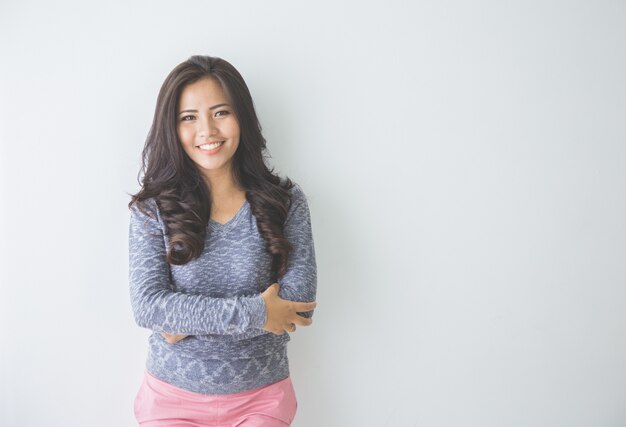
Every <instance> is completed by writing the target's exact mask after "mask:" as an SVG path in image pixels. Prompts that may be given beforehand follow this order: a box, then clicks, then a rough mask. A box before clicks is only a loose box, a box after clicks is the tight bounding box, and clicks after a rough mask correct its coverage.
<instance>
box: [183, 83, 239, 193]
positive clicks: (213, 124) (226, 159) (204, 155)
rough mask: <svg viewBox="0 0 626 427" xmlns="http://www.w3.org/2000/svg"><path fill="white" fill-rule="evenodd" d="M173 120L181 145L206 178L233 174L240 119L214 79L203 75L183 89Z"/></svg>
mask: <svg viewBox="0 0 626 427" xmlns="http://www.w3.org/2000/svg"><path fill="white" fill-rule="evenodd" d="M176 120H177V125H176V129H177V132H178V138H179V139H180V142H181V144H182V146H183V149H184V150H185V152H186V153H187V155H188V156H189V158H191V160H193V162H194V163H195V164H196V165H197V166H198V168H199V170H200V172H202V174H203V175H204V176H205V178H206V179H209V181H211V179H212V178H216V179H218V178H219V177H222V178H223V177H224V176H228V177H230V176H232V175H231V167H232V160H233V156H234V154H235V151H237V147H238V146H239V134H240V131H239V122H238V121H237V117H235V113H234V110H233V108H232V106H231V105H229V102H228V100H227V99H226V96H225V95H224V91H223V90H222V87H221V86H220V84H219V83H218V81H217V80H216V79H214V78H202V79H200V80H198V81H197V82H194V83H192V84H189V85H187V86H186V87H185V88H184V89H183V91H182V93H181V95H180V99H179V103H178V111H177V116H176Z"/></svg>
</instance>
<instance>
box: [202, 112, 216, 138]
mask: <svg viewBox="0 0 626 427" xmlns="http://www.w3.org/2000/svg"><path fill="white" fill-rule="evenodd" d="M199 124H200V129H199V130H198V136H200V137H201V138H206V137H208V136H210V135H214V134H215V133H216V132H217V126H215V123H214V122H213V121H212V120H211V118H210V117H204V118H202V119H200V120H199Z"/></svg>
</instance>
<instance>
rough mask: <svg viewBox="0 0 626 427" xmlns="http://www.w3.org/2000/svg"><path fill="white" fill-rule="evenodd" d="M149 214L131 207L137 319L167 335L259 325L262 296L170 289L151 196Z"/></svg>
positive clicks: (132, 276)
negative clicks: (212, 294)
mask: <svg viewBox="0 0 626 427" xmlns="http://www.w3.org/2000/svg"><path fill="white" fill-rule="evenodd" d="M148 207H149V210H150V215H152V217H150V216H149V215H146V214H144V213H143V212H141V211H140V210H139V208H138V207H137V206H136V205H132V207H131V215H130V225H129V284H130V300H131V305H132V310H133V315H134V317H135V321H136V323H137V324H138V325H139V326H141V327H143V328H147V329H151V330H154V331H156V332H166V333H168V334H180V335H183V334H184V335H199V334H239V333H244V332H246V331H247V332H250V330H254V329H259V328H263V325H264V324H265V303H264V301H263V297H262V296H261V294H255V295H252V296H237V297H232V298H212V297H209V296H206V295H198V294H187V293H184V292H177V291H174V290H172V284H171V281H170V270H169V264H168V263H167V261H166V258H165V256H166V247H165V240H164V233H163V227H162V223H161V221H160V220H159V219H160V218H159V216H158V210H157V208H156V203H155V202H154V200H153V199H152V200H150V201H149V203H148Z"/></svg>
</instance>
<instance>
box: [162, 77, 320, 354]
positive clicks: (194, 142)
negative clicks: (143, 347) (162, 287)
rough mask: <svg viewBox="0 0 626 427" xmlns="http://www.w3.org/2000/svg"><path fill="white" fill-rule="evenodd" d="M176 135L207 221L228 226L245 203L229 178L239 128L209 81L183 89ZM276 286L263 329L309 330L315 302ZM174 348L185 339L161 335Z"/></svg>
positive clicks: (276, 331) (268, 300)
mask: <svg viewBox="0 0 626 427" xmlns="http://www.w3.org/2000/svg"><path fill="white" fill-rule="evenodd" d="M178 104H179V108H178V115H177V126H176V130H177V133H178V138H179V140H180V143H181V145H182V146H183V150H184V151H185V153H187V155H188V156H189V158H191V160H192V161H193V162H194V163H195V164H196V165H197V167H198V169H199V170H200V172H201V173H202V176H203V178H204V179H205V180H206V182H207V184H208V185H209V188H210V189H211V197H212V200H211V202H212V203H211V218H212V219H213V220H215V221H217V222H219V223H222V224H223V223H226V222H228V220H229V219H230V218H232V217H233V216H234V215H235V214H236V213H237V212H238V211H239V209H240V208H241V206H242V205H243V203H244V202H245V191H244V190H243V189H241V188H239V187H238V186H237V184H236V183H235V181H234V179H233V176H232V161H233V156H234V154H235V152H236V151H237V147H238V146H239V138H240V135H241V133H240V128H239V122H238V120H237V117H236V116H235V113H234V110H233V109H232V107H231V106H230V103H229V100H228V99H227V98H226V96H225V94H224V91H223V90H222V87H221V85H220V84H219V82H218V81H217V80H216V79H214V78H211V77H207V78H203V79H200V80H198V81H197V82H194V83H192V84H189V85H187V86H186V87H185V88H184V89H183V91H182V93H181V95H180V99H179V103H178ZM213 141H224V144H223V145H222V147H221V149H220V150H219V151H218V152H217V153H215V154H213V155H207V154H206V152H203V151H202V150H201V149H200V148H199V146H200V145H202V144H206V143H207V142H213ZM279 288H280V285H279V284H278V283H273V284H272V285H271V286H270V287H268V288H267V289H266V290H265V291H264V292H263V293H262V294H261V295H262V297H263V300H264V302H265V307H266V317H267V320H266V322H265V325H264V326H263V329H264V330H265V331H268V332H271V333H273V334H276V335H282V334H284V333H285V332H294V331H295V330H296V325H301V326H308V325H310V324H311V323H312V319H310V318H306V317H302V316H300V315H298V314H297V313H298V312H306V311H311V310H313V309H314V308H315V306H316V305H317V303H316V302H296V301H289V300H285V299H282V298H280V297H279V296H278V290H279ZM161 335H163V337H165V339H166V341H167V342H168V343H170V344H175V343H177V342H178V341H180V340H182V339H184V338H185V337H187V336H188V335H181V334H168V333H166V332H163V333H161Z"/></svg>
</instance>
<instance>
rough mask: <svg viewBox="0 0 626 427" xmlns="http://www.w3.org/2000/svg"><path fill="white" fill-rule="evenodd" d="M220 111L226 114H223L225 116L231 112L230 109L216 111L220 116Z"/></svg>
mask: <svg viewBox="0 0 626 427" xmlns="http://www.w3.org/2000/svg"><path fill="white" fill-rule="evenodd" d="M220 113H224V114H222V115H223V116H226V115H228V114H230V112H229V111H228V110H220V111H218V112H217V113H215V115H216V116H218V117H220Z"/></svg>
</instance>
